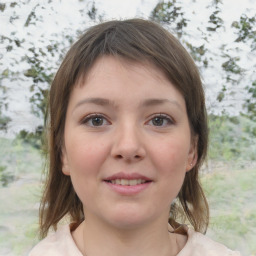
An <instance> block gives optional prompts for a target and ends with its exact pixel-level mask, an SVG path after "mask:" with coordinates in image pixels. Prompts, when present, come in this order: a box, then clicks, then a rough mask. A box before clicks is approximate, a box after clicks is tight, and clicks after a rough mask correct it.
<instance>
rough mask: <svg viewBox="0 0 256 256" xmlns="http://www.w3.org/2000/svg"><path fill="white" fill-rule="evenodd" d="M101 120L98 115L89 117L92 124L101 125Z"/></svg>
mask: <svg viewBox="0 0 256 256" xmlns="http://www.w3.org/2000/svg"><path fill="white" fill-rule="evenodd" d="M103 121H104V120H103V118H102V117H98V116H96V117H93V118H92V119H91V123H92V125H93V126H101V125H102V124H103Z"/></svg>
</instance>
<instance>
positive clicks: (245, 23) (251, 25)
mask: <svg viewBox="0 0 256 256" xmlns="http://www.w3.org/2000/svg"><path fill="white" fill-rule="evenodd" d="M255 25H256V15H255V16H253V17H251V18H249V17H248V16H247V15H246V14H243V15H241V17H240V20H239V21H234V22H233V23H232V27H234V28H236V29H237V35H238V38H237V39H236V42H241V41H242V42H245V43H246V42H247V39H251V40H252V45H251V47H252V49H253V50H255V46H256V30H255Z"/></svg>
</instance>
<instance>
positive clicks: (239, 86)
mask: <svg viewBox="0 0 256 256" xmlns="http://www.w3.org/2000/svg"><path fill="white" fill-rule="evenodd" d="M131 17H143V18H147V19H151V20H154V21H156V22H159V23H161V24H162V25H163V26H164V27H166V28H167V29H168V30H170V31H171V32H172V33H173V34H174V35H176V37H178V38H179V40H180V41H181V43H182V44H183V46H184V47H185V48H186V49H187V50H188V51H189V52H190V54H191V55H192V57H193V58H194V60H195V62H196V63H197V65H198V67H199V69H200V71H201V74H202V79H203V83H204V86H205V91H206V100H207V109H208V113H209V127H210V146H209V155H208V159H207V162H206V163H205V165H204V167H203V169H202V173H201V179H202V184H203V186H204V188H205V191H206V194H207V196H208V199H209V203H210V209H211V222H210V227H209V230H208V233H207V235H208V236H210V237H211V238H213V239H214V240H216V241H219V242H221V243H224V244H226V245H227V246H228V247H230V248H231V249H233V250H239V251H241V252H242V255H243V256H252V255H254V256H255V255H256V243H255V241H256V203H255V199H256V1H255V0H233V1H231V0H222V1H221V0H187V1H185V0H183V1H182V0H180V1H179V0H171V1H158V0H129V1H114V0H108V1H104V0H102V1H100V0H97V1H96V0H95V1H90V0H73V1H68V0H62V1H61V0H55V1H54V0H43V1H39V0H33V1H32V0H20V1H0V255H7V256H18V255H27V254H28V252H29V250H30V249H31V247H32V246H33V245H35V243H37V242H38V237H37V231H38V230H37V228H38V208H39V201H40V196H41V190H42V180H43V179H44V175H43V170H44V164H45V161H44V151H43V149H42V142H41V137H42V132H43V125H44V115H45V106H46V97H47V92H48V89H49V85H50V83H51V81H52V78H53V76H54V74H55V72H56V70H57V68H58V65H59V64H60V62H61V60H62V59H63V56H64V55H65V53H66V52H67V50H68V48H69V46H70V45H71V44H72V43H73V42H74V41H75V40H76V39H77V38H78V37H79V35H80V34H81V33H82V32H83V31H84V30H85V29H86V28H88V27H89V26H91V25H93V24H97V23H99V22H101V21H105V20H111V19H113V18H119V19H120V18H121V19H123V18H131Z"/></svg>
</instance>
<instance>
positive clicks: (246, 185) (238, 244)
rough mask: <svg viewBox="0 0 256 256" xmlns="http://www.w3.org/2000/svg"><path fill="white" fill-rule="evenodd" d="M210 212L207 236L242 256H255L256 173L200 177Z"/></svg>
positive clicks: (245, 172) (252, 171)
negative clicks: (237, 251)
mask: <svg viewBox="0 0 256 256" xmlns="http://www.w3.org/2000/svg"><path fill="white" fill-rule="evenodd" d="M202 183H203V187H204V189H205V191H206V194H207V197H208V199H209V203H210V209H211V221H210V228H209V232H208V235H209V236H210V237H212V238H213V239H214V240H216V241H219V242H222V243H224V244H226V245H227V246H228V247H230V248H233V249H237V250H240V251H241V252H242V253H243V255H256V244H255V237H256V230H255V228H256V204H255V198H256V171H255V169H248V170H246V169H244V170H226V171H225V172H223V171H222V172H214V173H211V174H207V175H204V176H203V177H202Z"/></svg>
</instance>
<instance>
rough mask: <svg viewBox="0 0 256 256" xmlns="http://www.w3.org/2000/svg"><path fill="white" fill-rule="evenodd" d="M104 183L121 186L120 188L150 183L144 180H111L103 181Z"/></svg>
mask: <svg viewBox="0 0 256 256" xmlns="http://www.w3.org/2000/svg"><path fill="white" fill-rule="evenodd" d="M105 181H106V182H108V183H111V184H115V185H121V186H136V185H140V184H145V183H149V182H151V181H149V180H144V179H112V180H105Z"/></svg>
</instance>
